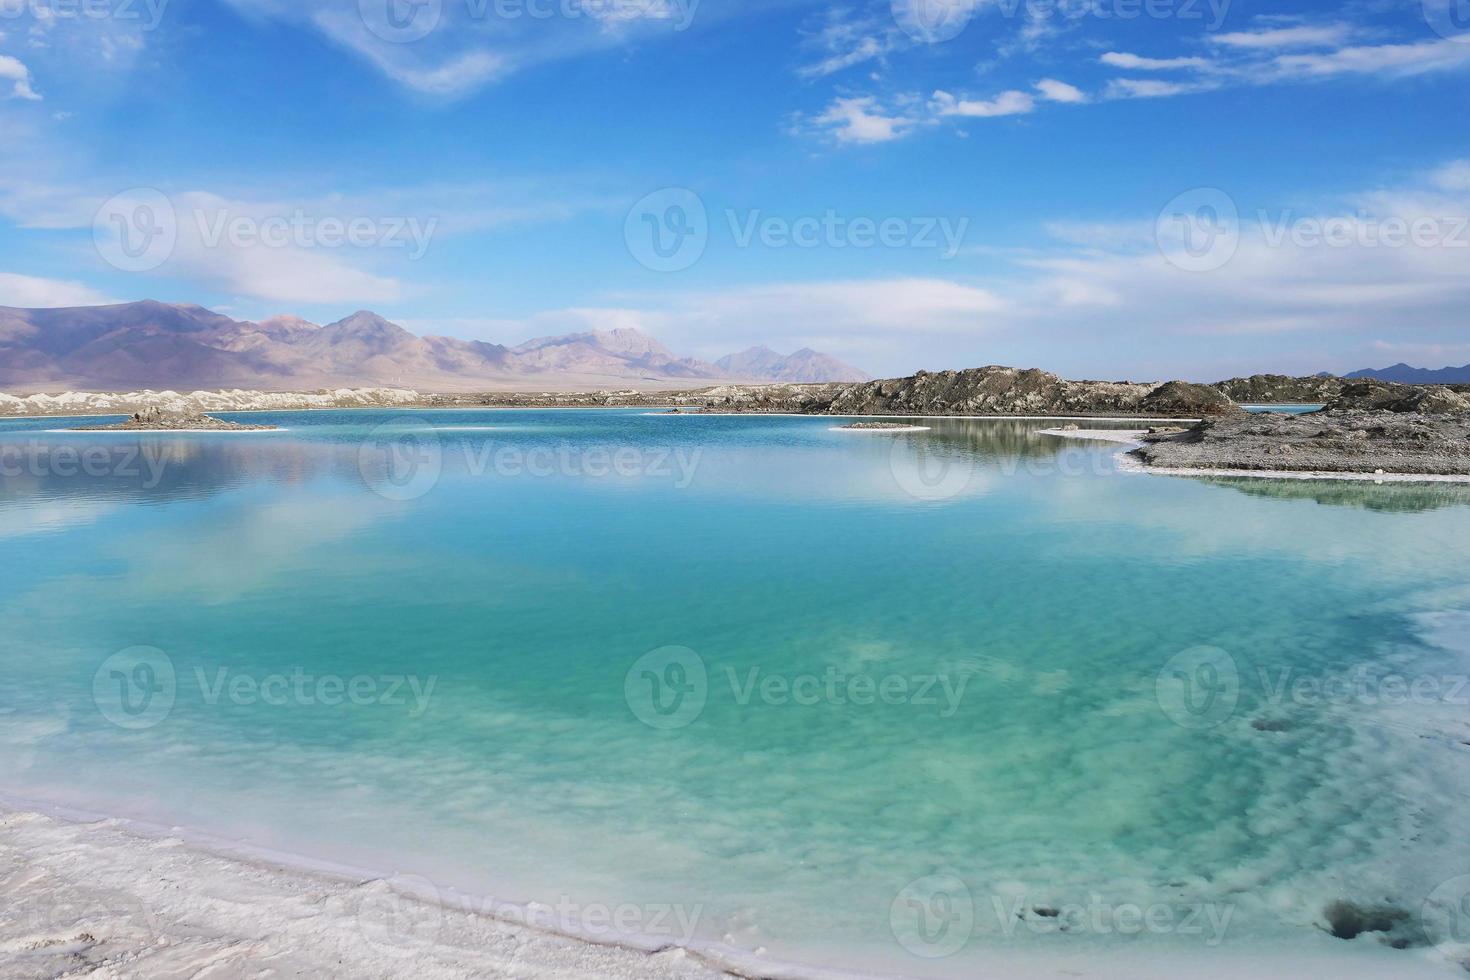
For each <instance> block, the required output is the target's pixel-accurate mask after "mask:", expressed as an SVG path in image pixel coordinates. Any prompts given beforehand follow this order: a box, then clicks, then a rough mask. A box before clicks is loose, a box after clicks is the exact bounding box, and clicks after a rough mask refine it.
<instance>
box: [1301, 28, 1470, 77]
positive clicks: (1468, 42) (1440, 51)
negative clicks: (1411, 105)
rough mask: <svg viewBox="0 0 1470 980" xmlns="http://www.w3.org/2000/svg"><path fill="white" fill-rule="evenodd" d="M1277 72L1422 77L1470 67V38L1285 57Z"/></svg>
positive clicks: (1310, 74)
mask: <svg viewBox="0 0 1470 980" xmlns="http://www.w3.org/2000/svg"><path fill="white" fill-rule="evenodd" d="M1274 65H1275V67H1276V69H1277V70H1278V71H1279V72H1280V73H1281V74H1282V75H1286V76H1309V77H1314V78H1325V77H1328V76H1332V75H1342V74H1360V75H1375V74H1385V75H1394V76H1408V75H1420V74H1424V73H1426V72H1433V71H1451V70H1454V69H1459V68H1464V67H1467V66H1470V34H1465V35H1463V36H1461V37H1459V38H1455V39H1453V40H1441V41H1422V42H1419V43H1418V44H1380V45H1371V46H1365V47H1353V48H1341V49H1339V50H1336V51H1328V52H1323V53H1321V54H1284V55H1280V56H1278V57H1277V58H1276V60H1275V62H1274Z"/></svg>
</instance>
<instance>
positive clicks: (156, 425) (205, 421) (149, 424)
mask: <svg viewBox="0 0 1470 980" xmlns="http://www.w3.org/2000/svg"><path fill="white" fill-rule="evenodd" d="M274 428H275V426H274V425H245V424H243V423H240V422H226V421H225V420H224V419H217V418H215V417H214V416H212V415H203V414H200V413H187V412H178V413H175V412H167V411H164V410H163V409H162V408H158V407H156V406H155V407H154V408H145V409H144V410H143V411H141V412H134V413H133V414H132V416H131V417H129V418H128V419H127V420H126V421H123V422H114V423H113V424H111V425H88V426H82V427H80V428H79V429H78V430H77V431H79V432H117V431H127V432H149V431H153V432H157V431H160V430H173V429H190V430H197V431H200V432H262V431H266V430H269V429H274Z"/></svg>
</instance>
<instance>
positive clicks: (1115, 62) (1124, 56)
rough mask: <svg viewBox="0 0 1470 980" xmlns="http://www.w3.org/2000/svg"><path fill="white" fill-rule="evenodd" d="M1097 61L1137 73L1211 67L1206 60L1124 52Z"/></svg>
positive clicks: (1108, 55) (1107, 55)
mask: <svg viewBox="0 0 1470 980" xmlns="http://www.w3.org/2000/svg"><path fill="white" fill-rule="evenodd" d="M1098 60H1099V61H1101V62H1102V63H1103V64H1105V65H1109V66H1111V67H1113V68H1128V69H1133V70H1137V71H1173V70H1176V69H1181V68H1197V69H1206V68H1209V67H1211V62H1210V60H1209V59H1208V58H1144V57H1142V56H1140V55H1136V54H1128V53H1127V52H1124V51H1109V52H1108V53H1107V54H1105V55H1103V56H1102V57H1101V58H1100V59H1098Z"/></svg>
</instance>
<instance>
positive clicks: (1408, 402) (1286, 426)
mask: <svg viewBox="0 0 1470 980" xmlns="http://www.w3.org/2000/svg"><path fill="white" fill-rule="evenodd" d="M1140 438H1141V440H1142V442H1143V446H1142V447H1141V448H1139V449H1136V450H1134V451H1133V455H1135V456H1136V457H1138V458H1139V459H1141V460H1142V461H1143V462H1144V463H1145V464H1147V465H1148V466H1150V467H1157V468H1163V469H1198V470H1238V471H1268V470H1269V471H1292V472H1319V473H1363V474H1380V473H1381V474H1385V475H1387V474H1397V475H1404V474H1413V475H1426V476H1466V475H1470V398H1467V397H1466V396H1465V395H1463V394H1460V393H1459V392H1456V391H1453V390H1451V389H1449V388H1445V387H1441V386H1433V385H1425V386H1415V385H1400V384H1386V383H1384V382H1378V381H1364V382H1355V383H1348V384H1345V385H1343V387H1342V390H1341V392H1340V394H1339V395H1338V396H1337V397H1336V398H1335V399H1333V400H1332V401H1331V402H1329V403H1328V404H1327V406H1326V407H1325V408H1323V409H1321V410H1319V411H1316V412H1310V413H1307V414H1303V415H1287V414H1281V413H1276V412H1267V413H1262V414H1258V415H1232V416H1227V417H1224V418H1216V419H1206V420H1205V421H1203V422H1200V423H1199V424H1197V425H1195V426H1193V427H1192V428H1189V429H1186V430H1184V431H1182V432H1150V433H1148V434H1146V435H1143V436H1141V437H1140Z"/></svg>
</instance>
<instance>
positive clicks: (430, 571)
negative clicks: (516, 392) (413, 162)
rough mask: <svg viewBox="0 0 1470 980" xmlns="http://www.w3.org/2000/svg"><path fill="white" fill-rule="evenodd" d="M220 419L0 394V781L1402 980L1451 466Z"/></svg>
mask: <svg viewBox="0 0 1470 980" xmlns="http://www.w3.org/2000/svg"><path fill="white" fill-rule="evenodd" d="M240 418H247V417H245V416H241V417H240ZM248 419H249V420H250V421H256V422H259V421H262V420H265V421H271V422H274V423H277V424H280V425H282V426H285V427H287V431H284V432H274V433H259V434H235V433H226V434H187V435H147V436H138V435H132V434H105V435H82V434H63V433H53V432H49V431H48V430H51V429H55V428H56V427H57V425H58V423H57V421H56V420H28V421H10V422H5V423H0V466H3V474H4V476H3V492H0V541H3V544H4V550H5V555H6V557H7V560H6V561H5V562H4V563H3V565H0V596H3V597H4V598H3V601H4V613H5V618H4V622H5V624H6V628H5V629H4V631H3V632H0V664H3V666H4V669H5V676H6V677H7V679H8V680H9V683H8V684H7V685H6V693H5V695H4V700H3V702H0V741H3V744H4V746H5V748H6V751H5V753H4V757H3V760H0V790H3V791H4V792H6V793H9V794H12V795H17V796H21V797H24V798H27V799H32V800H42V801H48V802H52V803H58V804H65V805H71V806H78V807H84V808H87V809H91V810H93V811H97V812H104V813H110V814H118V815H122V816H127V817H132V818H137V819H141V820H149V821H154V822H158V823H163V824H165V825H179V826H181V827H182V828H185V829H186V830H187V831H190V832H197V833H207V834H212V835H215V836H219V837H225V838H229V839H232V840H238V841H242V842H247V843H249V844H250V845H253V846H258V847H263V848H272V849H276V850H280V851H285V852H289V853H292V854H297V855H303V856H308V857H312V858H317V859H322V860H329V861H334V862H340V863H344V864H350V865H354V866H359V867H365V868H371V869H376V870H379V871H382V872H385V873H393V872H396V873H402V874H404V875H410V876H412V880H413V881H415V882H417V883H418V884H419V886H420V887H424V886H427V887H430V888H433V889H437V890H439V891H440V892H441V893H443V894H444V895H446V896H447V895H450V894H456V895H459V894H461V893H462V894H463V895H472V896H477V897H478V898H479V899H483V898H486V897H490V898H493V899H494V900H495V901H497V902H511V903H516V904H524V903H529V902H537V903H541V904H542V905H544V906H549V907H552V908H555V909H558V910H560V911H558V913H557V915H558V916H559V917H560V918H561V919H562V920H564V921H562V922H561V925H563V926H564V927H565V928H567V929H568V930H569V931H574V932H582V933H588V932H591V933H598V930H599V928H606V926H599V925H598V923H597V922H596V921H594V920H596V919H597V918H598V914H599V913H600V912H601V911H603V910H605V909H607V908H611V907H617V908H620V909H624V910H625V911H626V912H627V915H626V916H625V917H624V920H623V921H622V923H621V926H620V928H619V931H620V932H621V931H627V932H632V933H638V934H640V935H642V936H645V937H653V939H654V940H655V942H657V941H659V940H662V941H664V942H670V941H677V942H679V943H681V944H689V945H695V946H700V947H703V948H708V949H715V950H719V951H721V952H722V953H724V954H725V955H729V956H732V957H750V958H752V959H754V960H756V961H762V962H773V961H781V962H791V963H798V964H820V965H823V966H828V967H832V968H841V969H850V970H865V971H869V972H874V973H881V974H892V975H910V976H956V977H960V976H963V977H969V976H975V975H977V973H978V972H979V971H981V970H984V969H986V968H988V967H993V966H994V965H995V964H998V963H999V964H1010V966H1009V967H1007V970H1006V972H1008V973H1011V974H1014V975H1019V974H1020V972H1021V971H1020V970H1019V968H1016V967H1015V966H1014V964H1016V963H1021V962H1039V963H1051V962H1065V963H1070V964H1072V965H1074V966H1075V965H1076V964H1077V963H1078V962H1085V963H1087V964H1097V963H1111V962H1114V960H1113V959H1110V958H1122V957H1133V956H1144V957H1148V956H1153V957H1158V958H1160V959H1161V960H1170V961H1182V962H1188V963H1196V964H1204V965H1209V964H1224V963H1229V962H1234V960H1233V959H1232V958H1233V957H1239V956H1245V955H1252V956H1254V955H1262V954H1263V951H1264V953H1265V954H1269V955H1270V956H1272V957H1280V958H1281V961H1282V962H1288V961H1290V958H1291V957H1295V956H1325V957H1332V958H1338V959H1341V960H1342V961H1343V962H1344V963H1366V964H1380V963H1382V964H1385V965H1386V966H1387V967H1388V968H1391V969H1394V970H1398V971H1406V970H1410V969H1411V968H1424V969H1432V970H1438V969H1441V968H1442V969H1444V970H1445V971H1446V975H1452V974H1450V973H1449V971H1450V970H1452V969H1453V968H1454V967H1453V966H1452V963H1451V961H1452V960H1453V958H1454V957H1456V956H1458V955H1460V953H1459V952H1457V951H1458V950H1459V949H1460V947H1459V946H1457V945H1456V943H1457V942H1458V941H1459V940H1458V939H1455V938H1454V937H1453V936H1451V937H1450V938H1446V936H1445V934H1444V933H1443V930H1439V931H1436V928H1437V927H1435V926H1434V922H1433V921H1430V922H1429V928H1428V933H1427V934H1426V928H1425V926H1424V923H1423V921H1421V920H1423V916H1424V914H1425V913H1424V911H1423V910H1424V908H1425V902H1426V900H1429V899H1431V898H1433V902H1435V903H1441V904H1442V900H1443V898H1444V896H1445V895H1446V894H1450V893H1453V894H1451V898H1452V899H1455V898H1456V896H1458V895H1459V892H1458V891H1456V889H1459V888H1460V886H1461V885H1462V884H1465V886H1466V888H1465V893H1466V894H1470V879H1467V881H1466V882H1457V881H1456V880H1455V879H1457V878H1458V877H1459V876H1462V875H1467V874H1470V845H1467V842H1466V837H1465V834H1464V828H1463V825H1464V817H1463V815H1464V813H1465V808H1466V804H1467V803H1470V779H1467V773H1470V769H1467V767H1470V754H1467V753H1470V744H1467V743H1470V709H1467V707H1466V700H1465V699H1466V698H1467V697H1470V691H1467V690H1466V689H1464V688H1463V686H1462V687H1457V686H1456V685H1457V683H1458V679H1462V678H1463V675H1464V674H1465V673H1466V671H1467V667H1466V657H1465V649H1466V646H1467V644H1466V642H1465V637H1466V633H1467V630H1466V628H1465V626H1466V623H1467V622H1470V617H1467V616H1466V611H1467V610H1470V586H1467V583H1466V577H1465V572H1464V568H1465V566H1464V551H1465V548H1466V545H1467V544H1470V510H1467V508H1466V504H1467V503H1470V488H1462V487H1454V486H1444V485H1440V486H1435V485H1423V486H1373V485H1366V486H1361V485H1351V484H1344V483H1322V484H1315V483H1299V482H1284V481H1283V482H1275V481H1240V480H1223V479H1222V480H1210V481H1204V480H1184V479H1172V478H1164V477H1152V476H1139V475H1133V474H1125V473H1120V472H1118V471H1117V470H1116V469H1115V466H1114V462H1113V458H1112V454H1113V453H1114V452H1115V451H1116V448H1117V447H1113V446H1108V445H1105V444H1094V443H1077V442H1071V441H1064V440H1057V439H1053V438H1051V437H1048V436H1043V435H1040V434H1038V432H1037V430H1038V429H1040V428H1042V427H1044V424H1043V423H1036V422H982V421H936V420H928V421H925V422H923V423H922V424H923V425H926V426H929V427H930V430H929V431H927V432H920V433H912V434H903V435H894V434H878V433H855V432H842V431H834V430H833V423H832V422H831V421H830V420H823V419H816V418H812V419H807V418H752V417H741V418H729V417H679V418H673V417H660V416H657V415H653V414H648V413H643V412H638V411H606V412H581V411H557V412H531V411H526V412H489V411H487V412H417V413H402V412H391V413H390V412H369V411H358V412H320V413H283V414H280V415H267V416H261V415H252V416H248ZM130 457H131V460H130V459H129V458H130ZM1395 679H1397V680H1395ZM1400 682H1403V683H1405V684H1412V683H1414V682H1418V687H1417V688H1416V690H1417V693H1416V694H1415V695H1413V696H1412V697H1400V696H1399V687H1398V686H1397V685H1398V684H1399V683H1400ZM1313 684H1316V685H1317V688H1316V689H1317V690H1319V692H1320V691H1321V690H1326V691H1328V692H1329V693H1328V694H1326V695H1325V696H1323V695H1321V694H1320V693H1319V695H1318V696H1315V697H1314V696H1313V695H1312V691H1313V690H1314V688H1313ZM1334 684H1336V685H1337V688H1334ZM1342 684H1349V685H1350V688H1342ZM354 685H355V687H354ZM1339 688H1340V689H1341V690H1343V691H1349V693H1347V694H1346V695H1341V692H1340V691H1338V693H1332V692H1334V691H1337V690H1338V689H1339ZM349 691H353V692H355V693H352V694H350V695H349V693H348V692H349ZM1446 882H1449V885H1448V886H1447V887H1448V888H1449V892H1446V891H1445V890H1444V888H1441V885H1442V883H1446ZM1436 889H1439V891H1436ZM1336 900H1345V901H1350V902H1355V903H1358V904H1361V905H1365V906H1369V907H1374V908H1386V909H1390V910H1402V911H1403V912H1404V913H1405V914H1406V916H1407V919H1405V920H1404V921H1403V924H1400V925H1396V926H1395V929H1394V931H1393V933H1392V934H1391V937H1390V938H1393V939H1396V940H1398V941H1400V944H1401V945H1406V946H1407V947H1408V948H1406V949H1403V950H1395V949H1390V948H1389V947H1388V946H1387V945H1386V944H1385V943H1384V942H1382V941H1380V938H1379V936H1378V935H1377V934H1369V935H1363V936H1360V937H1359V938H1357V939H1355V940H1352V941H1347V940H1344V939H1339V938H1335V937H1333V936H1331V935H1328V933H1327V931H1326V930H1325V929H1324V923H1325V919H1324V913H1325V909H1326V908H1327V907H1328V906H1329V905H1330V904H1331V903H1332V902H1333V901H1336ZM1452 904H1453V902H1452ZM1440 907H1441V906H1440V904H1434V905H1432V906H1431V908H1440ZM1465 907H1466V908H1467V909H1470V905H1467V906H1465ZM1134 908H1137V909H1139V910H1141V911H1142V912H1146V913H1149V914H1151V915H1152V916H1153V918H1152V919H1151V920H1150V921H1151V922H1152V923H1153V925H1151V926H1149V927H1146V928H1130V925H1129V916H1131V914H1132V913H1131V911H1130V910H1131V909H1134ZM670 910H672V912H673V913H677V914H671V913H670ZM1053 912H1055V913H1057V914H1056V915H1053V914H1051V913H1053ZM1431 920H1432V915H1431ZM1058 923H1060V924H1058ZM1460 939H1470V935H1466V936H1462V937H1460ZM1079 958H1080V959H1079ZM1171 958H1172V959H1171ZM1118 962H1122V960H1121V959H1119V960H1118Z"/></svg>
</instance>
